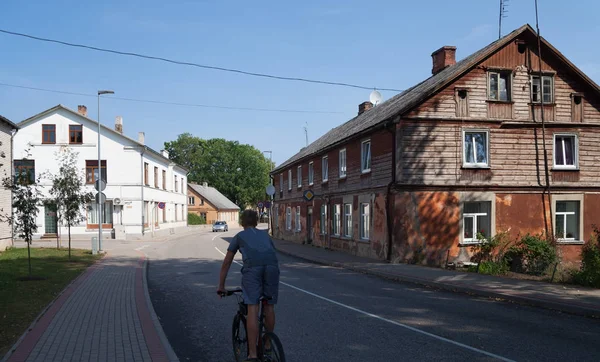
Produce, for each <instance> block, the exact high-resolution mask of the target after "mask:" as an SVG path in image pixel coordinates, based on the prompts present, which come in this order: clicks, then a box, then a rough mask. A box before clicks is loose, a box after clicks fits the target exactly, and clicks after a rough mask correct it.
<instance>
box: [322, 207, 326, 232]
mask: <svg viewBox="0 0 600 362" xmlns="http://www.w3.org/2000/svg"><path fill="white" fill-rule="evenodd" d="M326 233H327V205H321V235H325V234H326Z"/></svg>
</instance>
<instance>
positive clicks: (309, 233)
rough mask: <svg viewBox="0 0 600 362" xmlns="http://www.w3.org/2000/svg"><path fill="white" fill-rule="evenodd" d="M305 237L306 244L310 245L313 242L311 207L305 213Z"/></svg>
mask: <svg viewBox="0 0 600 362" xmlns="http://www.w3.org/2000/svg"><path fill="white" fill-rule="evenodd" d="M306 234H307V235H306V236H307V238H308V240H307V241H308V243H309V244H312V240H313V208H312V206H309V207H308V210H307V212H306Z"/></svg>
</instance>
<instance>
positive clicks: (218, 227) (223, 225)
mask: <svg viewBox="0 0 600 362" xmlns="http://www.w3.org/2000/svg"><path fill="white" fill-rule="evenodd" d="M228 230H229V227H228V226H227V222H225V221H217V222H215V223H214V224H213V228H212V231H213V233H214V232H217V231H228Z"/></svg>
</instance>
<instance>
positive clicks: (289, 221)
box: [285, 207, 292, 230]
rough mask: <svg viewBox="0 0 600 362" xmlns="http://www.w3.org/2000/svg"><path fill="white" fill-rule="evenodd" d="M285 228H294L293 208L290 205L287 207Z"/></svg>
mask: <svg viewBox="0 0 600 362" xmlns="http://www.w3.org/2000/svg"><path fill="white" fill-rule="evenodd" d="M285 228H286V229H287V230H292V209H291V208H290V207H288V208H286V209H285Z"/></svg>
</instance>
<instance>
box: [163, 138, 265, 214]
mask: <svg viewBox="0 0 600 362" xmlns="http://www.w3.org/2000/svg"><path fill="white" fill-rule="evenodd" d="M165 149H166V150H167V151H168V152H169V157H170V158H171V160H173V161H174V162H176V163H177V164H179V165H181V166H183V167H185V168H187V169H188V170H189V171H190V173H189V175H188V180H189V182H194V183H202V182H208V184H209V185H211V186H213V187H215V188H216V189H217V190H219V191H220V192H221V193H222V194H223V195H225V196H226V197H227V198H228V199H230V200H232V201H233V202H235V203H236V204H237V205H238V206H239V207H241V208H242V209H243V208H245V207H246V206H248V205H255V204H256V203H257V202H258V201H260V200H262V199H264V198H265V188H266V187H267V185H269V183H270V178H269V172H270V171H271V169H272V166H273V165H272V164H271V162H270V161H269V160H268V159H267V158H266V157H265V156H264V154H263V153H262V152H261V151H260V150H258V149H256V148H255V147H253V146H250V145H245V144H240V143H239V142H237V141H227V140H225V139H221V138H215V139H210V140H203V139H201V138H198V137H195V136H192V135H191V134H189V133H184V134H181V135H179V137H178V138H177V140H175V141H172V142H165Z"/></svg>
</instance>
